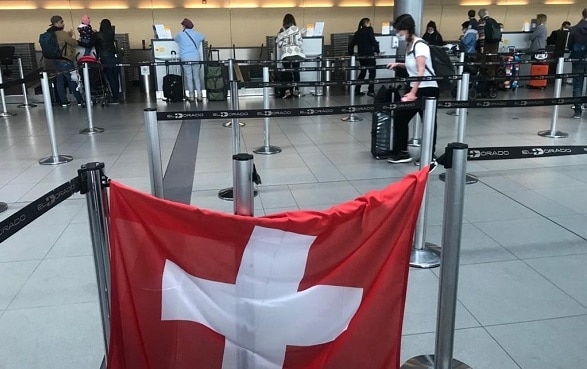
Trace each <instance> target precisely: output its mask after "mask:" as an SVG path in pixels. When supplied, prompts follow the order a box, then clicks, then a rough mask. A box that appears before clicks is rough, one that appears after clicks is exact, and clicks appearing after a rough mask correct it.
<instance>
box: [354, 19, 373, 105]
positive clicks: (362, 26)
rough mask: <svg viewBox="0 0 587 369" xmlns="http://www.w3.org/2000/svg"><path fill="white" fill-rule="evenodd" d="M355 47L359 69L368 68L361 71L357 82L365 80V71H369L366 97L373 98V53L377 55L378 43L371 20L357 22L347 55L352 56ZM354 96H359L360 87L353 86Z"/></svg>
mask: <svg viewBox="0 0 587 369" xmlns="http://www.w3.org/2000/svg"><path fill="white" fill-rule="evenodd" d="M355 46H356V47H357V54H358V56H359V57H361V58H359V64H360V65H361V67H368V69H361V71H360V72H359V76H358V77H357V80H362V79H363V78H365V75H366V74H367V71H369V89H368V92H367V95H368V96H371V97H374V96H375V86H374V85H373V80H374V79H375V74H376V71H377V70H376V69H375V59H374V58H373V56H375V53H377V54H378V53H379V42H378V41H377V40H376V39H375V34H374V33H373V27H371V20H370V19H369V18H363V19H361V21H360V22H359V27H358V28H357V31H356V32H355V34H354V36H353V38H352V40H351V42H350V43H349V49H348V51H349V54H350V55H351V56H352V55H353V54H354V50H355ZM355 95H361V85H355Z"/></svg>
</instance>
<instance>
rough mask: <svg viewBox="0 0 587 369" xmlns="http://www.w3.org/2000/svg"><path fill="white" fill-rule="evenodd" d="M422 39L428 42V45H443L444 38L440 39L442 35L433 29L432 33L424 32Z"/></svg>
mask: <svg viewBox="0 0 587 369" xmlns="http://www.w3.org/2000/svg"><path fill="white" fill-rule="evenodd" d="M422 39H423V40H424V41H426V42H427V43H428V45H436V46H443V45H444V40H443V39H442V35H441V34H440V33H439V32H438V31H434V32H433V33H428V32H426V33H425V34H424V36H422Z"/></svg>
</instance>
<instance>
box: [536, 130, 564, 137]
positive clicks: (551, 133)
mask: <svg viewBox="0 0 587 369" xmlns="http://www.w3.org/2000/svg"><path fill="white" fill-rule="evenodd" d="M538 136H542V137H550V138H566V137H569V134H568V133H566V132H561V131H552V130H548V131H540V132H538Z"/></svg>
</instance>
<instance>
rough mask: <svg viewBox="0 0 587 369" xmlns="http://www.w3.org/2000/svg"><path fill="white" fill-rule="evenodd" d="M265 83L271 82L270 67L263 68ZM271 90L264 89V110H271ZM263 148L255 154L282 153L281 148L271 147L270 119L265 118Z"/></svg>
mask: <svg viewBox="0 0 587 369" xmlns="http://www.w3.org/2000/svg"><path fill="white" fill-rule="evenodd" d="M263 82H265V83H268V82H269V67H263ZM269 89H270V87H268V86H265V87H263V109H269V108H270V105H269ZM263 121H264V126H263V146H261V147H258V148H256V149H255V150H253V152H254V153H255V154H262V155H272V154H278V153H280V152H281V147H278V146H271V143H270V134H269V117H265V118H263Z"/></svg>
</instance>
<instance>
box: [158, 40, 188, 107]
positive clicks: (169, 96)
mask: <svg viewBox="0 0 587 369" xmlns="http://www.w3.org/2000/svg"><path fill="white" fill-rule="evenodd" d="M171 53H172V55H173V54H174V53H175V52H174V51H172V52H171ZM171 61H172V62H178V61H179V59H177V60H171ZM176 67H178V68H179V70H180V72H179V74H174V73H169V64H167V63H166V68H167V75H166V76H165V77H163V97H164V98H165V100H166V101H167V102H171V103H173V102H180V101H183V98H184V96H183V95H184V89H183V77H182V76H181V65H176Z"/></svg>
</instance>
